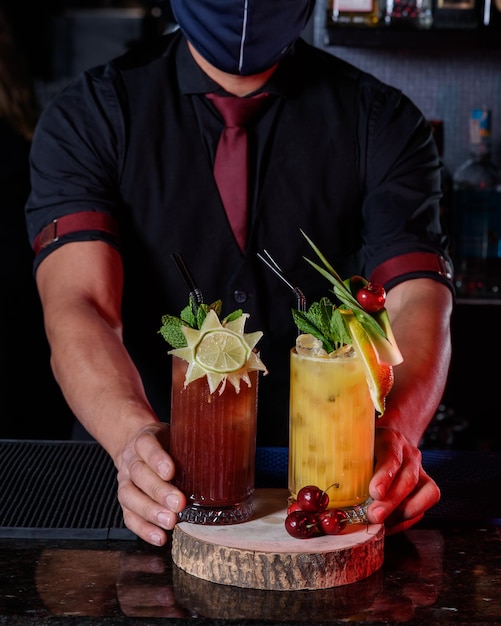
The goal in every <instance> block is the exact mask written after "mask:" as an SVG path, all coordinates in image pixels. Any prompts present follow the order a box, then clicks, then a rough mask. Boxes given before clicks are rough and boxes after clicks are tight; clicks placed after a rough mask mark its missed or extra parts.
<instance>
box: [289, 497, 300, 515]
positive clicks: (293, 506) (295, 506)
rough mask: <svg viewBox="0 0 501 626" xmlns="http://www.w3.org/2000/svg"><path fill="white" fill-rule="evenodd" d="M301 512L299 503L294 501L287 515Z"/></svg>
mask: <svg viewBox="0 0 501 626" xmlns="http://www.w3.org/2000/svg"><path fill="white" fill-rule="evenodd" d="M300 510H301V507H300V506H299V504H298V501H297V500H294V501H293V502H291V503H290V504H289V506H288V507H287V515H290V514H291V513H294V511H300Z"/></svg>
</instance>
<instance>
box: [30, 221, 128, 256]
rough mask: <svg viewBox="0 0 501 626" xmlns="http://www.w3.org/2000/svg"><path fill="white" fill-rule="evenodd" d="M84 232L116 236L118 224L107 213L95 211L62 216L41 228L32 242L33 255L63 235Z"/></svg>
mask: <svg viewBox="0 0 501 626" xmlns="http://www.w3.org/2000/svg"><path fill="white" fill-rule="evenodd" d="M84 230H87V231H88V230H99V231H103V232H106V233H109V234H111V235H117V234H118V224H117V222H116V220H115V219H114V218H113V217H112V216H111V215H109V214H108V213H99V212H97V211H80V212H78V213H70V214H69V215H62V216H61V217H57V218H56V219H54V220H52V222H51V223H50V224H47V226H45V227H44V228H42V230H41V231H40V232H39V233H38V235H37V236H36V237H35V241H34V242H33V250H34V251H35V255H36V254H38V253H39V252H40V251H41V250H43V249H44V248H46V247H47V246H49V245H50V244H51V243H55V242H56V241H58V240H59V239H60V238H61V237H62V236H63V235H69V234H71V233H76V232H79V231H84Z"/></svg>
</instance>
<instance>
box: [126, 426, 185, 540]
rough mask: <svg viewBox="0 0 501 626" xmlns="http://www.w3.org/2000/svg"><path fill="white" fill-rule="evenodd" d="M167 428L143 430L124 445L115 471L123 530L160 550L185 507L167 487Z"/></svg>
mask: <svg viewBox="0 0 501 626" xmlns="http://www.w3.org/2000/svg"><path fill="white" fill-rule="evenodd" d="M168 444H169V427H168V425H167V424H162V423H152V424H150V425H148V426H146V427H143V428H142V429H141V430H140V431H139V432H138V433H137V434H136V435H135V436H134V437H133V438H132V439H131V440H130V441H129V442H128V443H127V445H126V447H125V449H124V450H123V451H122V453H121V456H120V459H117V460H116V466H117V468H118V477H117V478H118V500H119V502H120V504H121V506H122V510H123V515H124V522H125V525H126V526H127V528H129V529H130V530H131V531H132V532H134V533H135V534H136V535H138V537H140V538H141V539H144V541H146V542H148V543H151V544H153V545H156V546H161V545H163V544H165V542H166V541H167V534H166V533H165V531H166V530H172V528H174V526H175V525H176V522H177V514H178V513H179V512H180V511H182V510H183V509H184V508H185V506H186V498H185V496H184V495H183V494H182V493H181V492H180V491H179V489H177V488H176V487H174V486H173V485H171V484H170V483H169V481H170V480H172V478H173V477H174V463H173V461H172V459H171V457H170V456H169V455H168V453H167V452H166V450H167V448H168Z"/></svg>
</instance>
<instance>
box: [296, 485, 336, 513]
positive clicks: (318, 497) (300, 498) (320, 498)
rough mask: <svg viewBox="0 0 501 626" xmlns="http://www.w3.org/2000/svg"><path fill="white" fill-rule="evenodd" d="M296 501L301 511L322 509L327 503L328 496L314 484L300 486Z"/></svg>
mask: <svg viewBox="0 0 501 626" xmlns="http://www.w3.org/2000/svg"><path fill="white" fill-rule="evenodd" d="M297 502H298V504H299V508H300V509H301V510H302V511H312V512H314V513H315V512H317V511H324V510H325V509H326V508H327V506H328V504H329V496H328V494H327V493H326V492H325V491H322V490H321V489H320V488H319V487H316V486H315V485H306V487H302V488H301V489H300V490H299V491H298V494H297Z"/></svg>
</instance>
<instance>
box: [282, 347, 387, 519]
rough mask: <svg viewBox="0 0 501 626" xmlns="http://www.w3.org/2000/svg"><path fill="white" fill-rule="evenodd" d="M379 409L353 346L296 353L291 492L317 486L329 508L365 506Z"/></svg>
mask: <svg viewBox="0 0 501 626" xmlns="http://www.w3.org/2000/svg"><path fill="white" fill-rule="evenodd" d="M375 418H376V415H375V410H374V403H373V401H372V399H371V396H370V393H369V388H368V386H367V381H366V375H365V368H364V365H363V362H362V360H361V359H360V358H358V357H357V356H355V354H354V353H353V351H351V352H349V353H346V352H343V353H341V354H340V355H339V356H336V357H335V358H330V357H329V356H328V355H323V356H311V355H309V354H302V353H301V351H300V349H296V348H293V349H292V350H291V354H290V413H289V419H290V430H289V437H290V445H289V491H290V494H291V497H292V499H295V498H296V496H297V493H298V491H299V490H300V489H301V488H302V487H305V486H307V485H314V486H316V487H318V488H319V489H321V490H322V491H326V492H327V494H328V496H329V508H338V509H339V508H355V509H356V508H357V507H363V505H364V504H366V503H367V501H368V500H369V482H370V479H371V477H372V473H373V468H374V433H375Z"/></svg>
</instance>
